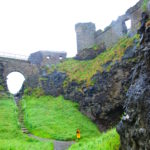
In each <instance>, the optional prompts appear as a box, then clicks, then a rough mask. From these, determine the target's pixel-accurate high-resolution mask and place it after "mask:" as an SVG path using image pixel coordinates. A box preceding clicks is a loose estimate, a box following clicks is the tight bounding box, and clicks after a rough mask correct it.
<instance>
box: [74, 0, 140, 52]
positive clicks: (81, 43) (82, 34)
mask: <svg viewBox="0 0 150 150" xmlns="http://www.w3.org/2000/svg"><path fill="white" fill-rule="evenodd" d="M142 3H143V0H140V1H139V2H138V3H137V4H136V5H135V6H133V7H131V8H129V9H128V10H127V11H126V13H125V14H124V15H122V16H120V17H118V19H117V20H116V21H113V22H112V23H111V24H110V25H109V26H108V27H106V28H105V29H104V31H101V30H98V31H95V24H94V23H91V22H89V23H78V24H76V25H75V31H76V38H77V50H78V52H79V51H81V50H83V49H85V48H90V47H92V46H93V45H101V44H104V45H105V46H106V48H109V47H111V46H112V45H113V44H115V43H116V42H117V41H118V40H119V39H120V38H121V37H123V36H124V35H125V34H127V33H128V30H127V27H126V24H125V22H126V21H127V20H131V29H130V31H129V33H130V34H132V35H134V34H136V31H137V29H138V28H139V21H140V18H141V13H142V8H141V6H142Z"/></svg>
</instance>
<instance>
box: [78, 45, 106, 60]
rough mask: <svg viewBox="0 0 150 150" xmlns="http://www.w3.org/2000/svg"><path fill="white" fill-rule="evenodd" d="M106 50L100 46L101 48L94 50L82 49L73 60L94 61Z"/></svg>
mask: <svg viewBox="0 0 150 150" xmlns="http://www.w3.org/2000/svg"><path fill="white" fill-rule="evenodd" d="M105 50H106V48H105V46H104V45H102V46H101V47H99V48H97V49H96V50H94V49H93V48H89V49H84V50H82V51H79V52H78V54H77V55H76V57H75V59H77V60H90V59H94V58H95V57H96V56H97V55H99V54H100V53H102V52H104V51H105Z"/></svg>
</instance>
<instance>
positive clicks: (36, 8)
mask: <svg viewBox="0 0 150 150" xmlns="http://www.w3.org/2000/svg"><path fill="white" fill-rule="evenodd" d="M137 1H138V0H109V1H108V0H0V52H9V53H15V54H22V55H29V54H30V53H32V52H35V51H38V50H52V51H53V50H54V51H66V52H67V53H68V56H69V57H71V56H74V55H75V54H76V51H77V50H76V34H75V30H74V27H75V24H76V23H79V22H93V23H95V24H96V28H97V30H98V29H100V28H101V29H103V28H104V27H106V26H107V25H109V24H110V23H111V21H112V20H116V19H117V17H118V16H119V15H122V14H124V13H125V11H126V10H127V9H128V8H129V7H130V6H133V5H134V4H135V3H136V2H137Z"/></svg>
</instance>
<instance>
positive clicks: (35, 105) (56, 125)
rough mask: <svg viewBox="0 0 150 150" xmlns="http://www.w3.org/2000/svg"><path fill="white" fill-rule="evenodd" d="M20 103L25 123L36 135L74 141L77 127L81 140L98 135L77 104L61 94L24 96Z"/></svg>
mask: <svg viewBox="0 0 150 150" xmlns="http://www.w3.org/2000/svg"><path fill="white" fill-rule="evenodd" d="M22 105H23V111H24V119H25V120H24V122H25V125H26V127H27V129H28V130H29V132H30V133H32V134H33V135H36V136H38V137H42V138H50V139H56V140H62V141H72V140H73V141H74V140H76V130H77V129H80V131H81V140H82V139H84V138H90V137H99V136H100V132H99V130H98V128H97V127H96V125H95V124H94V123H92V122H91V120H90V119H88V118H87V117H86V116H84V115H83V114H81V112H80V111H79V110H78V104H77V103H73V102H71V101H68V100H64V98H63V97H62V96H59V97H57V98H55V97H52V96H41V97H40V98H36V97H33V96H26V97H24V98H23V101H22Z"/></svg>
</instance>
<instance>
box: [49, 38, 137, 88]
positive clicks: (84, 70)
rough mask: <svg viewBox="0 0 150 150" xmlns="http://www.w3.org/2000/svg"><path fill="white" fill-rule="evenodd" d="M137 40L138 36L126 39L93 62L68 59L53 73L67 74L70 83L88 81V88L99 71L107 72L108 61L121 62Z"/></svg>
mask: <svg viewBox="0 0 150 150" xmlns="http://www.w3.org/2000/svg"><path fill="white" fill-rule="evenodd" d="M135 39H138V35H136V36H134V37H133V38H128V37H124V38H122V39H120V40H119V41H118V43H117V44H116V45H114V46H113V47H112V48H109V49H107V50H106V51H104V52H103V53H101V54H100V55H98V56H97V57H96V58H95V59H92V60H86V61H80V60H75V59H67V60H65V61H64V62H62V63H60V64H58V65H57V66H56V68H53V69H52V70H51V72H52V71H53V70H54V69H57V70H58V71H61V72H65V73H66V74H67V76H68V79H67V80H68V81H73V80H75V81H76V82H78V83H80V82H81V81H86V84H87V86H88V85H90V84H92V82H91V77H92V76H93V75H95V74H96V73H97V71H100V72H102V71H103V70H105V68H104V67H103V66H104V64H106V63H107V62H108V61H111V62H112V64H113V63H115V62H116V61H121V58H122V56H123V55H124V52H125V50H126V49H127V48H128V47H129V46H131V45H133V41H134V40H135ZM109 70H110V68H109ZM68 81H67V82H68Z"/></svg>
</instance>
